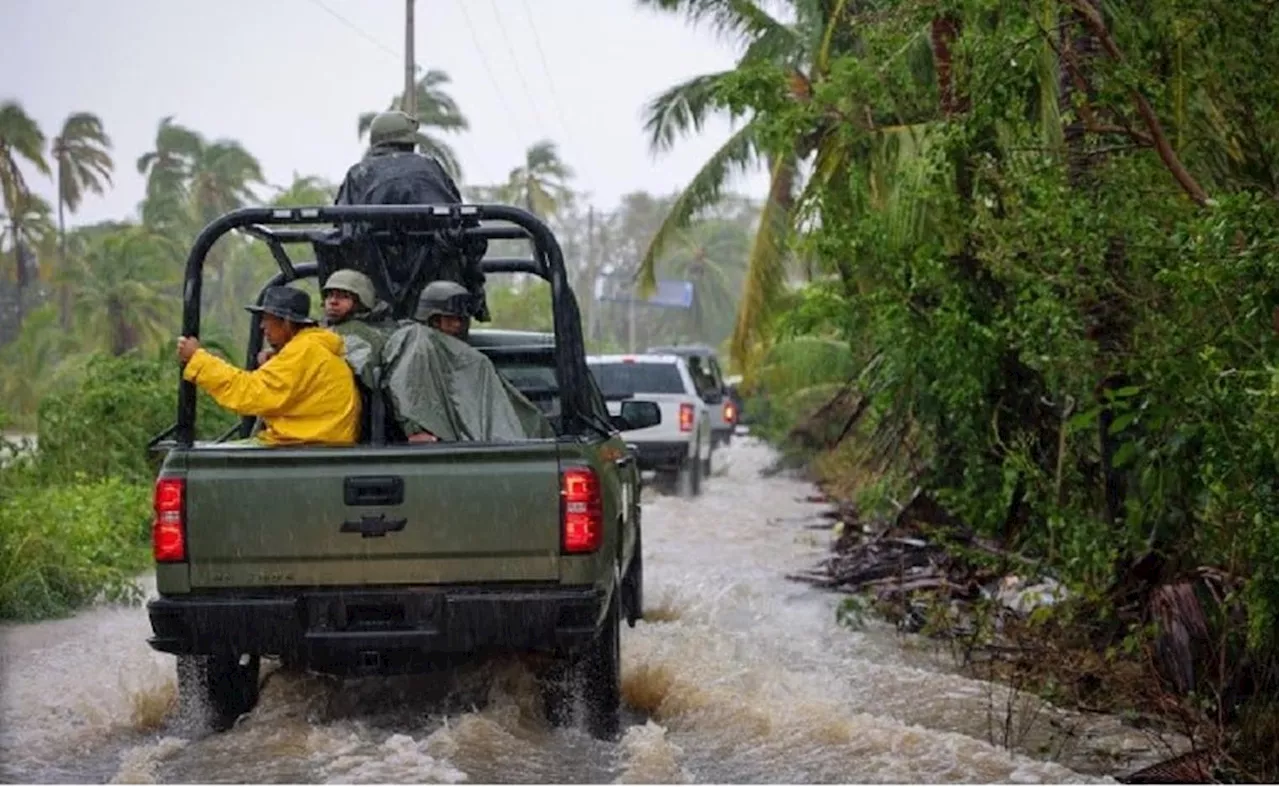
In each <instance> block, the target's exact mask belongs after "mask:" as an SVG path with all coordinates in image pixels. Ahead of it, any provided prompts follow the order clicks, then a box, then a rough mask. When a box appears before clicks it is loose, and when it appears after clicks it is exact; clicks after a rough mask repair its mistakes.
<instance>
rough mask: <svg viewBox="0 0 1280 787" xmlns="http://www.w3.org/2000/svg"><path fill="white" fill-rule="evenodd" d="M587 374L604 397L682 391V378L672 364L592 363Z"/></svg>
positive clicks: (680, 392)
mask: <svg viewBox="0 0 1280 787" xmlns="http://www.w3.org/2000/svg"><path fill="white" fill-rule="evenodd" d="M591 373H592V374H593V375H595V378H596V384H597V385H599V386H600V392H601V393H603V394H604V395H605V396H610V395H612V394H620V393H661V394H682V393H684V392H685V390H684V381H683V380H681V379H680V370H679V369H678V368H676V365H675V364H672V363H593V364H591Z"/></svg>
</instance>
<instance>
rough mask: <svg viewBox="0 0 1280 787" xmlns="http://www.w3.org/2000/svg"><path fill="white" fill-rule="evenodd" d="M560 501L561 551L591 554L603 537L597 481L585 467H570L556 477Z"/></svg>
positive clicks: (592, 471)
mask: <svg viewBox="0 0 1280 787" xmlns="http://www.w3.org/2000/svg"><path fill="white" fill-rule="evenodd" d="M560 496H561V497H563V498H564V516H563V519H562V520H561V522H562V525H561V533H562V535H563V539H564V551H565V552H594V551H596V550H597V549H599V548H600V542H601V541H602V540H603V538H604V508H603V506H602V505H601V502H600V479H599V478H598V477H596V474H595V471H594V470H591V469H589V468H586V467H572V468H569V469H568V470H565V471H564V473H563V474H561V476H560Z"/></svg>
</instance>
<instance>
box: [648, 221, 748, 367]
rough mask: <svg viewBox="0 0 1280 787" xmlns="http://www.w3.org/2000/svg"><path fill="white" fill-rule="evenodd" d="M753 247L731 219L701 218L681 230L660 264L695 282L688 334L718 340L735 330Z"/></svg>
mask: <svg viewBox="0 0 1280 787" xmlns="http://www.w3.org/2000/svg"><path fill="white" fill-rule="evenodd" d="M749 252H750V238H749V236H748V234H747V232H746V231H744V229H743V227H741V226H740V225H737V224H734V223H732V222H729V221H722V220H721V221H704V222H699V223H697V224H694V225H693V226H692V227H689V228H686V229H684V230H681V231H680V232H679V233H677V235H676V236H675V238H674V239H673V242H672V243H671V245H670V246H669V247H668V254H667V256H666V257H665V258H664V259H663V261H662V262H661V263H660V267H661V268H662V269H663V270H664V271H665V272H667V273H669V274H670V275H671V276H673V277H674V278H677V279H682V280H685V281H690V282H693V293H694V295H693V306H692V308H690V310H689V319H688V321H687V323H686V327H685V332H686V333H687V338H689V339H693V340H700V341H705V342H707V343H708V344H712V345H717V344H719V343H720V342H721V341H723V340H724V339H725V337H726V336H728V335H729V333H730V332H731V331H732V330H733V324H734V316H735V313H736V310H737V297H736V296H737V293H738V292H740V291H741V289H742V280H743V277H744V274H745V272H746V262H747V254H748V253H749Z"/></svg>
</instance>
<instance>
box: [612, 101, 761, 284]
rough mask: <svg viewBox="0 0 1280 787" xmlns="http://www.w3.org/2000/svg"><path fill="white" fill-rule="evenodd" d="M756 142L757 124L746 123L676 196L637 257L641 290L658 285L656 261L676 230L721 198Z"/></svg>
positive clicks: (752, 159) (748, 162) (750, 159)
mask: <svg viewBox="0 0 1280 787" xmlns="http://www.w3.org/2000/svg"><path fill="white" fill-rule="evenodd" d="M756 145H757V141H756V127H755V125H754V124H751V123H748V124H747V125H745V126H743V127H742V128H741V129H739V130H738V131H737V133H735V134H734V135H733V136H731V137H730V138H729V139H728V141H726V142H725V143H724V145H722V146H721V147H720V149H719V150H717V151H716V152H715V153H713V154H712V155H711V158H710V159H708V160H707V163H706V164H703V165H702V169H700V170H698V173H697V174H696V175H694V176H693V179H692V180H690V181H689V185H688V186H686V187H685V189H684V191H682V192H681V193H680V196H679V197H677V198H676V201H675V202H674V203H673V204H672V205H671V209H670V210H669V211H668V212H667V215H666V218H664V219H663V220H662V224H661V226H659V227H658V231H657V232H655V233H654V235H653V239H652V240H651V241H649V248H648V249H646V250H645V253H644V256H643V257H642V258H641V260H640V268H639V271H638V272H637V276H638V277H639V280H640V288H641V291H642V292H643V293H646V294H647V293H652V291H653V288H654V287H655V286H657V281H656V277H655V274H654V269H655V263H656V261H657V259H658V257H659V256H660V255H661V254H662V252H663V249H664V248H665V247H666V246H667V245H668V244H669V243H670V242H671V241H672V239H673V238H674V237H675V236H676V233H677V232H678V231H679V230H681V229H683V228H684V227H686V226H688V224H689V221H690V220H691V219H692V218H693V217H694V215H696V214H697V213H698V211H700V210H702V209H703V208H706V207H708V206H710V205H713V204H715V203H716V202H717V201H718V200H719V199H720V194H721V191H722V190H723V188H724V186H725V183H726V182H727V181H728V180H729V178H730V177H731V176H732V175H735V174H737V173H740V172H743V171H745V170H747V169H748V168H750V167H751V166H752V165H753V164H755V163H756V161H757V157H758V151H757V148H756Z"/></svg>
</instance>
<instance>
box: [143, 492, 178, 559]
mask: <svg viewBox="0 0 1280 787" xmlns="http://www.w3.org/2000/svg"><path fill="white" fill-rule="evenodd" d="M186 486H187V482H186V480H185V479H182V478H161V479H158V480H157V481H156V491H155V499H154V508H155V512H156V516H155V519H153V520H152V521H151V553H152V555H154V556H155V559H156V562H157V563H181V562H182V561H184V560H186V559H187V534H186V527H185V523H184V522H183V510H184V507H183V498H184V497H185V492H186Z"/></svg>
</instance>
